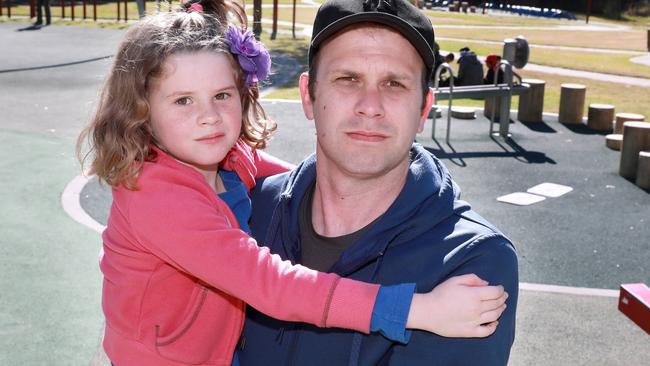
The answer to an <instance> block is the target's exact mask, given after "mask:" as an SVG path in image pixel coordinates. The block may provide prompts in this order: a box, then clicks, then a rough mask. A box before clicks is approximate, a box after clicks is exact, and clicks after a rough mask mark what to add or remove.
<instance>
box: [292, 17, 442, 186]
mask: <svg viewBox="0 0 650 366" xmlns="http://www.w3.org/2000/svg"><path fill="white" fill-rule="evenodd" d="M317 62H318V67H317V72H316V84H315V88H314V98H313V100H312V98H310V96H309V93H308V88H307V84H308V80H309V77H308V75H307V74H303V75H302V76H301V79H300V91H301V97H302V100H303V109H304V111H305V115H306V116H307V118H308V119H310V120H311V119H314V120H315V123H316V134H317V149H316V151H317V156H318V164H319V166H321V167H322V168H323V169H325V171H326V172H329V173H334V171H336V172H338V173H343V174H346V175H349V176H355V177H357V178H362V179H369V178H374V177H378V176H382V175H385V174H387V173H389V172H391V171H393V170H394V169H398V168H399V167H402V168H404V167H405V166H407V165H408V160H409V150H410V147H411V144H412V142H413V140H414V138H415V135H416V133H417V132H421V131H422V129H423V126H424V122H425V121H426V117H427V115H428V111H429V109H430V108H431V104H432V94H431V92H429V93H428V94H427V97H426V103H424V107H423V103H422V70H423V67H424V64H423V61H422V59H421V58H420V56H419V55H418V53H417V51H416V50H415V48H414V47H413V46H412V45H411V44H410V43H409V42H408V41H407V40H406V39H405V38H404V37H402V36H401V35H400V34H399V33H397V32H395V31H392V30H390V29H388V28H384V27H359V28H351V29H350V30H347V31H344V32H342V33H340V34H338V35H336V36H334V37H333V38H331V39H329V40H327V41H326V42H325V43H324V44H323V45H322V46H321V48H320V51H319V55H318V61H317Z"/></svg>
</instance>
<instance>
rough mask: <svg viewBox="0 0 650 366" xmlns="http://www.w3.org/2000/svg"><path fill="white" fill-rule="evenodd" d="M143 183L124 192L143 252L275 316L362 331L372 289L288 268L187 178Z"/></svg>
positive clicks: (372, 297)
mask: <svg viewBox="0 0 650 366" xmlns="http://www.w3.org/2000/svg"><path fill="white" fill-rule="evenodd" d="M165 175H167V174H165ZM148 178H149V179H151V180H150V181H149V184H147V185H142V187H141V189H140V190H139V191H137V192H125V193H126V194H128V195H131V199H129V205H128V216H127V217H128V218H129V223H130V227H131V229H132V230H133V231H134V233H135V236H136V238H137V242H138V243H139V245H141V246H143V247H145V248H146V250H147V251H149V252H151V253H153V254H154V255H156V256H157V257H158V258H160V259H161V260H163V261H165V262H166V263H169V264H170V265H172V266H174V267H175V268H177V269H178V270H179V271H181V272H184V273H187V274H189V275H191V276H194V277H196V278H198V279H201V280H202V281H204V282H206V283H209V284H210V285H212V286H214V287H215V288H218V289H220V290H222V291H224V292H227V293H229V294H231V295H233V296H235V297H238V298H240V299H242V300H243V301H245V302H246V303H248V304H250V305H251V306H253V307H254V308H256V309H257V310H259V311H261V312H263V313H265V314H267V315H269V316H272V317H275V318H277V319H281V320H287V321H299V322H307V323H311V324H315V325H317V326H320V327H338V328H346V329H353V330H356V331H360V332H364V333H368V332H369V330H370V320H371V317H372V310H373V307H374V304H375V299H376V296H377V292H378V291H379V285H375V284H367V283H363V282H359V281H354V280H351V279H347V278H341V277H339V276H337V275H335V274H330V273H323V272H317V271H314V270H312V269H309V268H307V267H304V266H301V265H292V264H291V262H289V261H283V260H282V259H281V258H280V257H279V256H277V255H274V254H271V253H270V252H269V250H268V248H266V247H259V246H258V245H257V243H256V242H255V240H254V239H252V238H251V237H249V236H248V235H246V234H245V233H244V232H243V231H241V230H239V229H238V228H237V223H236V218H235V217H234V215H233V214H232V213H231V212H230V211H229V209H228V207H227V206H226V205H225V203H223V202H222V201H220V200H218V198H217V197H216V195H215V194H214V192H213V191H212V190H211V189H210V188H209V187H208V186H207V184H203V183H204V182H200V181H199V180H197V179H196V178H193V177H192V176H191V174H186V173H183V172H181V173H179V174H174V175H173V176H165V177H164V178H163V179H156V177H148ZM158 178H161V177H158ZM116 198H117V197H116Z"/></svg>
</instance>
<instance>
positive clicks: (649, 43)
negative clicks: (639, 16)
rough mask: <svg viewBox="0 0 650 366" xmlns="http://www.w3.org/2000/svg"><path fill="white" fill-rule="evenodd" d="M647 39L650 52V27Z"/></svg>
mask: <svg viewBox="0 0 650 366" xmlns="http://www.w3.org/2000/svg"><path fill="white" fill-rule="evenodd" d="M646 39H647V40H648V52H650V29H648V35H647V37H646Z"/></svg>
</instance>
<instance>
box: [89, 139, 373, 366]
mask: <svg viewBox="0 0 650 366" xmlns="http://www.w3.org/2000/svg"><path fill="white" fill-rule="evenodd" d="M234 149H235V151H234V152H233V153H231V154H230V156H229V158H228V161H227V163H228V166H229V167H230V168H233V169H234V170H235V171H237V173H238V174H239V175H240V177H242V180H243V181H244V182H245V183H247V185H248V186H249V187H250V186H251V184H254V181H253V180H252V177H254V176H262V175H265V174H269V173H273V172H277V171H282V170H284V168H285V167H286V166H284V167H283V166H282V165H278V163H277V162H275V163H274V162H272V161H271V160H270V159H269V158H268V156H265V155H263V154H257V153H255V152H251V151H250V150H247V149H246V148H245V147H243V146H241V145H240V144H239V145H236V146H235V148H234ZM156 151H157V153H158V157H157V159H156V161H154V162H147V163H145V164H144V166H143V168H142V172H141V174H140V177H139V179H138V182H137V186H138V190H137V191H130V190H127V189H125V188H123V187H118V188H115V189H113V205H112V207H111V212H110V217H109V220H108V226H107V228H106V230H105V231H104V234H103V240H104V254H103V256H102V258H101V260H100V268H101V270H102V272H103V274H104V286H103V294H102V297H103V298H102V304H103V309H104V314H105V316H106V331H105V337H104V349H105V350H106V353H107V355H108V357H109V358H110V359H111V361H112V362H113V363H114V364H115V365H117V366H127V365H138V366H140V365H142V366H146V365H156V366H159V365H162V366H164V365H185V364H192V365H230V363H231V359H232V355H233V351H234V349H235V346H236V343H237V341H238V339H239V336H240V333H241V330H242V326H243V322H244V315H245V304H244V301H245V302H246V303H248V304H250V305H251V306H253V307H255V308H256V309H258V310H260V311H262V312H264V313H266V314H268V315H270V316H273V317H275V318H278V319H282V320H288V321H298V322H307V323H312V324H315V325H318V326H321V327H340V328H348V329H354V330H357V331H361V332H365V333H367V332H368V331H369V326H370V318H371V313H372V309H373V306H374V302H375V297H376V295H377V291H378V289H379V286H378V285H371V284H364V283H361V282H357V281H353V280H350V279H345V278H341V277H338V276H336V275H334V274H327V273H321V272H316V271H313V270H310V269H308V268H305V267H302V266H300V265H296V266H293V265H291V263H290V262H288V261H282V260H281V259H280V258H279V257H278V256H276V255H271V254H270V253H269V251H268V249H266V248H260V247H258V246H257V244H256V242H255V240H253V239H252V238H250V237H249V236H248V235H246V234H245V233H244V232H242V231H241V230H239V229H238V227H239V226H238V224H237V220H236V218H235V216H234V215H233V213H232V212H231V211H230V209H229V208H228V206H227V205H226V204H225V203H224V202H223V201H222V200H220V199H219V198H218V196H217V194H216V193H215V192H214V191H213V190H212V188H210V186H209V185H208V183H207V182H206V181H205V179H204V178H203V176H202V175H201V174H200V173H198V172H197V171H195V170H194V169H192V168H190V167H187V166H185V165H183V164H181V163H179V162H177V161H176V160H174V159H173V158H171V157H170V156H168V155H167V154H165V153H164V152H162V151H160V150H159V149H156ZM274 164H275V165H274ZM255 165H257V166H258V167H260V171H259V172H257V171H256V170H255ZM240 299H241V300H240ZM242 300H243V301H242Z"/></svg>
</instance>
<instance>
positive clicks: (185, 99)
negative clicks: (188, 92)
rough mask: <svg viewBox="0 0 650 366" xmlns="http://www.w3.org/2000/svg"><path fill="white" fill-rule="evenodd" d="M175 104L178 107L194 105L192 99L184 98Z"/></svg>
mask: <svg viewBox="0 0 650 366" xmlns="http://www.w3.org/2000/svg"><path fill="white" fill-rule="evenodd" d="M174 103H176V104H178V105H190V104H192V99H190V98H188V97H183V98H180V99H177V100H176V102H174Z"/></svg>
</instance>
